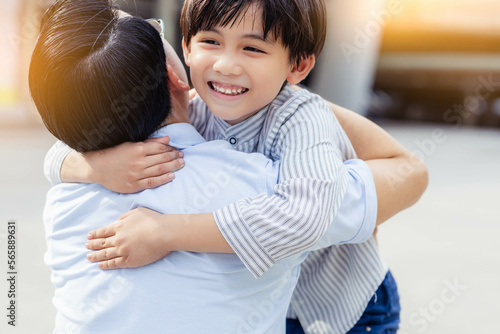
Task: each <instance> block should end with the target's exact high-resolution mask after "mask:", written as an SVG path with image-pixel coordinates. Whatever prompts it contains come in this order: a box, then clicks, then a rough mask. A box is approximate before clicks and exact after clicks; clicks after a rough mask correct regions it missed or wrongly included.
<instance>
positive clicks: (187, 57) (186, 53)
mask: <svg viewBox="0 0 500 334" xmlns="http://www.w3.org/2000/svg"><path fill="white" fill-rule="evenodd" d="M182 53H183V54H184V63H186V66H187V67H191V46H188V45H186V40H185V39H184V38H183V39H182Z"/></svg>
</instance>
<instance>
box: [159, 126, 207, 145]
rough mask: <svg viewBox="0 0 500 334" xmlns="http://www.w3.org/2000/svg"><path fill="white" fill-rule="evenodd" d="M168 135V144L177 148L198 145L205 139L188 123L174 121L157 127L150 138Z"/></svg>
mask: <svg viewBox="0 0 500 334" xmlns="http://www.w3.org/2000/svg"><path fill="white" fill-rule="evenodd" d="M164 136H169V137H170V145H171V146H173V147H175V148H177V149H184V148H187V147H189V146H194V145H198V144H201V143H204V142H206V140H205V139H204V138H203V137H202V136H201V135H200V134H199V133H198V131H196V129H195V128H194V127H193V126H192V125H191V124H188V123H174V124H169V125H166V126H164V127H161V128H159V129H158V130H156V132H154V133H153V134H152V135H151V136H150V138H158V137H164Z"/></svg>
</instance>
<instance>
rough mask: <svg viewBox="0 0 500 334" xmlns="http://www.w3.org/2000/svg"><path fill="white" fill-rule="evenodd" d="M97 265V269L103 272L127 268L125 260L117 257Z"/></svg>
mask: <svg viewBox="0 0 500 334" xmlns="http://www.w3.org/2000/svg"><path fill="white" fill-rule="evenodd" d="M98 265H99V268H101V269H103V270H109V269H120V268H127V266H125V260H124V259H123V258H122V257H117V258H114V259H111V260H107V261H102V262H99V264H98Z"/></svg>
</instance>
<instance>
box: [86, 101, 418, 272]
mask: <svg viewBox="0 0 500 334" xmlns="http://www.w3.org/2000/svg"><path fill="white" fill-rule="evenodd" d="M331 108H332V109H333V111H334V112H335V115H336V116H337V118H338V120H339V122H340V124H341V125H342V127H343V128H344V130H345V131H346V133H347V135H348V136H349V138H350V139H351V140H352V143H353V146H354V148H355V149H356V151H358V154H359V157H360V158H364V159H372V160H373V161H367V164H368V165H370V169H371V173H372V175H373V179H374V180H375V184H376V186H377V190H376V192H377V195H378V196H380V198H379V200H378V218H377V223H380V222H382V221H384V220H385V219H387V218H389V217H390V216H392V215H393V214H395V213H397V212H398V211H400V210H402V209H403V208H406V207H409V206H411V205H412V204H413V203H414V202H415V201H416V200H418V198H419V197H420V196H421V194H422V193H423V191H424V190H425V188H426V186H427V182H428V177H427V169H426V167H425V165H424V164H423V163H422V162H421V161H420V160H418V159H417V158H415V156H412V155H411V154H410V152H408V151H407V150H406V149H404V148H403V147H402V146H401V145H399V144H398V143H397V142H396V141H395V140H394V139H393V138H392V137H391V136H390V135H389V134H387V133H386V132H385V131H384V130H382V129H381V128H380V127H378V126H377V125H375V124H374V123H373V122H371V121H369V120H367V119H366V118H364V117H362V116H359V115H357V114H356V113H354V112H351V111H348V110H346V109H343V108H340V107H338V106H336V105H332V104H331ZM409 164H411V166H413V167H414V168H410V169H408V168H407V166H408V165H409ZM360 167H362V166H360V165H357V166H356V165H351V166H348V170H349V173H350V175H351V176H355V175H358V176H359V177H357V178H352V177H351V181H350V182H351V184H350V186H349V188H348V189H349V190H348V192H347V194H346V196H345V198H344V202H343V204H342V206H341V208H340V210H339V213H338V215H337V217H336V218H335V221H336V222H335V221H334V223H333V224H332V226H337V225H339V224H343V223H342V221H344V220H346V219H348V220H353V219H354V220H355V219H356V218H352V216H350V215H352V212H358V213H359V212H364V213H366V214H365V215H364V221H363V222H362V224H364V225H365V226H369V225H370V224H373V220H374V219H373V217H371V215H373V212H377V210H376V209H375V210H373V208H371V206H370V203H376V199H375V201H373V200H372V198H373V195H372V196H370V183H371V182H373V181H372V180H371V175H368V174H367V173H366V171H365V172H364V173H362V170H360ZM401 168H405V169H404V170H403V171H404V175H403V174H402V177H401V178H398V179H397V183H396V184H394V183H393V182H394V179H393V178H391V177H388V174H387V171H395V172H396V173H402V172H401ZM398 170H399V172H398ZM389 176H391V173H390V174H389ZM408 188H411V189H408ZM363 190H364V191H365V193H363ZM356 196H357V198H356ZM349 198H350V200H349ZM370 208H371V209H370ZM149 211H150V210H147V209H140V210H134V212H133V214H131V215H128V216H127V218H126V219H124V220H121V221H120V224H121V231H127V228H128V227H129V226H130V227H133V226H138V225H137V223H140V222H142V221H143V220H145V219H151V220H154V221H155V222H156V223H157V224H158V225H160V226H162V228H163V229H168V228H170V229H171V230H170V232H168V233H167V232H165V233H167V234H168V236H169V238H170V240H168V241H166V243H165V244H159V245H157V247H159V248H162V247H164V248H165V251H167V250H168V251H171V250H188V251H198V252H200V251H207V252H234V250H233V249H232V248H231V247H230V246H229V244H228V243H227V241H226V240H225V239H224V237H223V236H222V234H221V233H220V230H219V229H218V227H217V224H216V222H215V220H214V217H213V215H212V214H203V215H184V216H182V217H181V216H168V215H160V214H158V213H151V212H149ZM146 212H147V213H148V214H145V213H146ZM370 212H372V214H370ZM381 214H382V215H381ZM357 219H358V220H360V219H363V218H362V217H358V218H357ZM347 223H348V222H345V221H344V224H347ZM117 226H118V225H117V224H115V223H114V224H111V225H109V226H107V227H106V228H102V229H99V230H97V231H93V232H92V234H91V235H92V238H94V240H91V241H90V242H89V248H91V249H94V250H101V249H106V248H107V247H109V248H119V249H120V251H119V253H121V256H120V257H116V258H114V257H113V256H111V255H109V256H107V255H106V253H105V252H103V251H99V252H93V253H91V254H92V255H91V260H92V261H102V262H101V264H100V265H102V267H103V268H106V269H114V268H123V267H126V266H137V265H144V264H146V263H142V264H140V263H139V264H136V263H134V262H133V260H131V259H132V258H131V257H130V256H128V255H127V252H126V250H127V249H137V245H139V244H140V245H144V244H148V245H152V244H151V243H150V242H145V241H146V240H147V238H148V236H149V235H151V233H149V232H148V231H147V230H145V229H142V230H141V231H140V232H136V233H134V234H131V233H127V235H130V239H128V240H127V238H117V239H113V238H108V239H101V238H107V237H112V236H114V235H115V234H116V233H119V232H118V231H117V230H118V228H117ZM188 226H189V227H190V228H189V230H187V229H186V228H187V227H188ZM330 229H331V228H330ZM187 231H188V233H187ZM360 231H362V230H361V229H360ZM333 235H334V237H335V238H338V236H336V235H335V234H333ZM210 236H211V237H210ZM330 236H331V235H330ZM360 237H361V234H358V235H356V238H355V239H358V238H360ZM328 238H329V234H328V233H326V234H325V237H324V238H323V239H321V240H320V242H318V245H317V246H315V248H317V247H324V246H328V245H329V244H330V243H331V241H332V240H331V239H328ZM325 239H326V242H325ZM105 240H109V241H105ZM116 240H119V241H120V244H119V245H115V244H114V243H115V241H116ZM358 240H360V241H362V240H363V239H362V238H361V239H358ZM346 241H350V242H355V241H356V240H346ZM135 242H137V243H135ZM102 245H106V246H102ZM174 245H175V246H174ZM123 249H125V251H124V250H123ZM134 259H137V258H134ZM127 263H128V265H127Z"/></svg>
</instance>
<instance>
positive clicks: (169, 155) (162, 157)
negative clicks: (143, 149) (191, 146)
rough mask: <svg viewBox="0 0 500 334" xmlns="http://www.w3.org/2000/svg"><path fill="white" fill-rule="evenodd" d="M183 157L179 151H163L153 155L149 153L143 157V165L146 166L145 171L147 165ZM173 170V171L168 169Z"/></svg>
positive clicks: (151, 165) (152, 165) (150, 165)
mask: <svg viewBox="0 0 500 334" xmlns="http://www.w3.org/2000/svg"><path fill="white" fill-rule="evenodd" d="M182 157H184V154H183V153H182V152H180V151H175V150H174V151H171V152H164V153H161V154H155V155H150V156H147V157H146V159H145V165H146V166H148V167H147V168H146V171H147V169H148V168H149V167H154V166H156V165H159V164H164V163H168V162H172V161H174V160H175V159H180V158H182ZM170 172H173V171H170ZM146 176H157V175H146Z"/></svg>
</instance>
